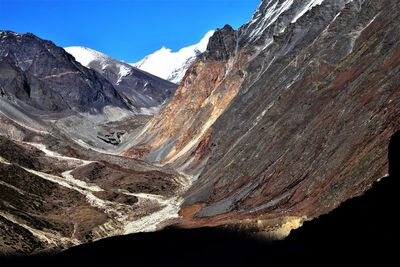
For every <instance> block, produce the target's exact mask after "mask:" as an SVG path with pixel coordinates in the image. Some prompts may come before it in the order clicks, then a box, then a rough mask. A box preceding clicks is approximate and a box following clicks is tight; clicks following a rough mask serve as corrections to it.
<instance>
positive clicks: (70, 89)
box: [0, 31, 129, 112]
mask: <svg viewBox="0 0 400 267" xmlns="http://www.w3.org/2000/svg"><path fill="white" fill-rule="evenodd" d="M0 61H1V63H0V64H1V68H2V70H3V71H2V72H1V73H0V81H1V82H0V83H1V87H2V92H3V93H4V94H7V95H8V96H9V97H13V98H16V99H19V100H22V101H24V102H28V103H29V104H31V105H32V106H34V107H35V108H37V109H39V110H43V111H56V112H60V111H65V110H77V111H90V112H95V111H100V110H101V109H102V108H103V107H104V106H107V105H113V106H117V107H121V108H125V109H128V108H129V107H128V105H127V104H126V100H125V99H124V98H123V97H122V96H121V95H120V94H119V93H118V92H117V91H116V90H115V88H114V87H113V85H112V84H111V83H110V82H108V81H107V80H106V79H105V78H103V77H101V75H99V74H98V73H97V72H95V71H93V70H89V69H87V68H85V67H83V66H82V65H80V64H79V63H78V62H76V61H75V60H74V58H73V57H72V56H71V55H69V54H68V53H66V52H65V51H64V49H62V48H60V47H57V46H56V45H55V44H54V43H52V42H50V41H45V40H42V39H40V38H38V37H36V36H35V35H33V34H16V33H14V32H10V31H0Z"/></svg>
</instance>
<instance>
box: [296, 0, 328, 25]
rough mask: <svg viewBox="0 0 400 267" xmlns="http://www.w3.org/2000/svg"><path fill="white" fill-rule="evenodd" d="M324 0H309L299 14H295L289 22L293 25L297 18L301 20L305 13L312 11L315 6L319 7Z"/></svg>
mask: <svg viewBox="0 0 400 267" xmlns="http://www.w3.org/2000/svg"><path fill="white" fill-rule="evenodd" d="M323 1H324V0H311V1H310V2H309V3H308V4H306V5H305V6H304V8H303V10H301V11H300V12H299V13H297V15H296V17H295V18H294V19H293V20H292V21H291V22H292V23H295V22H296V21H297V20H298V19H299V18H301V17H302V16H303V15H304V14H305V13H307V12H308V11H309V10H311V9H313V7H315V6H316V5H321V4H322V2H323Z"/></svg>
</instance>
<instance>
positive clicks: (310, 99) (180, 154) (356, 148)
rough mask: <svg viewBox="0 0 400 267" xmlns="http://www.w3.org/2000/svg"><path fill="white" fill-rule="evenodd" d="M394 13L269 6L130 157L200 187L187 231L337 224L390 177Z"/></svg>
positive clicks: (191, 198)
mask: <svg viewBox="0 0 400 267" xmlns="http://www.w3.org/2000/svg"><path fill="white" fill-rule="evenodd" d="M398 5H399V1H379V2H377V1H369V0H366V1H333V0H332V1H331V0H325V1H311V0H310V1H279V0H276V1H274V0H273V1H263V2H262V3H261V5H260V6H259V8H258V10H257V12H256V13H255V15H254V16H253V18H252V20H251V21H250V22H249V23H248V24H246V25H244V26H243V27H241V28H240V29H239V30H238V31H236V32H234V33H233V32H232V30H231V29H230V28H229V27H225V28H224V29H222V30H220V31H217V32H216V33H215V34H214V37H212V38H211V40H210V44H209V47H208V48H209V49H208V50H209V51H207V52H206V53H205V54H204V56H203V57H202V58H201V59H200V60H198V61H197V62H196V63H195V64H194V65H193V66H192V68H191V69H190V70H189V71H188V73H187V75H186V77H185V79H184V80H183V82H182V84H181V86H180V87H179V89H178V90H177V93H176V95H175V96H174V98H173V100H172V101H171V103H170V104H169V105H168V106H167V107H166V108H165V109H164V110H162V111H161V113H160V114H159V115H158V116H156V118H155V119H153V120H152V121H151V122H150V123H149V124H148V125H147V127H146V128H145V129H144V130H143V132H142V133H141V135H139V139H138V140H139V141H138V143H137V145H136V147H133V148H132V149H130V150H127V151H126V152H125V153H124V154H125V155H133V156H137V153H136V152H137V151H138V150H140V151H141V152H142V153H141V154H140V155H141V156H142V157H143V158H145V159H148V160H152V161H156V162H158V163H162V164H170V165H171V166H175V167H178V168H180V170H182V171H184V172H186V173H188V174H191V175H192V176H194V178H197V177H198V180H197V181H196V182H195V183H194V185H193V187H192V188H191V189H190V190H189V192H188V193H187V195H186V201H185V203H184V208H183V209H182V210H181V215H182V216H183V217H184V220H185V222H184V225H187V226H200V225H218V224H223V223H232V222H249V221H251V220H252V219H254V220H258V222H259V225H260V228H265V229H271V228H276V225H278V226H279V225H280V226H284V225H288V224H291V225H294V226H293V227H296V225H297V227H298V226H299V225H301V222H302V221H303V220H306V219H311V218H314V217H316V216H318V215H320V214H324V213H327V212H329V211H330V210H332V209H334V208H335V207H337V206H338V205H339V204H340V203H342V202H343V201H345V200H346V199H348V198H351V197H353V196H356V195H359V194H362V193H363V192H365V191H366V190H367V189H368V188H369V187H370V186H371V184H372V183H373V182H374V181H376V180H378V179H379V178H381V177H383V176H385V174H387V171H388V170H387V169H388V164H387V163H388V161H387V145H388V142H389V139H390V137H391V135H392V134H393V133H394V132H395V131H396V130H398V129H399V128H400V121H399V119H398V118H399V116H398V115H399V114H398V113H399V110H400V94H399V91H398V87H399V85H400V81H399V79H398V74H399V68H400V64H399V63H400V57H399V51H398V46H399V43H400V40H399V38H398V35H397V34H396V32H398V30H399V27H400V18H399V11H398V10H397V8H396V6H398ZM233 44H235V45H233ZM207 55H208V56H207ZM188 98H189V99H190V101H189V100H188ZM143 149H145V151H147V152H146V153H143Z"/></svg>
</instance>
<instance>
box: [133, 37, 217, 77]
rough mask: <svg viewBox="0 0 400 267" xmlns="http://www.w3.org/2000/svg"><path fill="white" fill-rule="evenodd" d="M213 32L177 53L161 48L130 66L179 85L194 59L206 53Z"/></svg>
mask: <svg viewBox="0 0 400 267" xmlns="http://www.w3.org/2000/svg"><path fill="white" fill-rule="evenodd" d="M214 32H215V31H209V32H208V33H207V34H206V35H205V36H204V37H203V39H201V41H200V42H199V43H197V44H195V45H191V46H188V47H184V48H182V49H180V50H179V51H177V52H173V51H172V50H171V49H169V48H165V47H162V48H161V49H160V50H158V51H156V52H154V53H153V54H150V55H148V56H146V57H145V58H144V59H142V60H141V61H139V62H137V63H132V64H131V65H132V66H134V67H137V68H139V69H141V70H144V71H146V72H149V73H151V74H153V75H156V76H158V77H161V78H163V79H165V80H169V81H171V82H174V83H180V81H181V80H182V79H183V76H184V75H185V73H186V70H187V69H188V68H189V67H190V65H191V64H192V63H193V62H194V60H195V59H196V57H197V56H198V55H199V54H200V53H203V52H205V51H206V49H207V45H208V41H209V39H210V37H211V36H212V35H213V34H214Z"/></svg>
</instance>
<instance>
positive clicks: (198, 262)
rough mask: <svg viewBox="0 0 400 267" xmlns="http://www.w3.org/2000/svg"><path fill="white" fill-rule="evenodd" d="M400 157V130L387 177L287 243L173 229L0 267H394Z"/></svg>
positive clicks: (393, 142) (10, 261)
mask: <svg viewBox="0 0 400 267" xmlns="http://www.w3.org/2000/svg"><path fill="white" fill-rule="evenodd" d="M399 152H400V132H398V133H396V134H395V135H394V136H393V138H392V140H391V142H390V147H389V162H390V176H389V177H386V178H384V179H382V180H381V181H380V182H378V183H376V184H375V185H374V187H373V188H372V189H371V190H369V191H368V192H367V193H366V194H365V195H363V196H361V197H358V198H355V199H351V200H349V201H347V202H346V203H344V204H343V205H342V206H341V207H339V208H338V209H336V210H334V211H333V212H331V213H330V214H328V215H323V216H321V217H320V218H318V219H315V220H313V221H311V222H306V223H305V224H304V226H303V227H301V228H300V229H298V230H295V231H294V232H292V234H291V235H290V236H289V237H288V238H287V239H286V240H285V241H269V242H268V241H265V240H261V239H260V238H256V237H251V236H246V235H244V234H240V233H238V232H232V231H226V230H222V229H217V228H202V229H195V230H193V229H191V230H186V229H167V230H164V231H160V232H156V233H146V234H135V235H129V236H122V237H114V238H109V239H105V240H101V241H98V242H95V243H91V244H87V245H82V246H78V247H74V248H71V249H69V250H67V251H65V252H63V253H61V254H58V255H42V256H36V257H30V258H12V257H9V258H2V259H1V265H0V266H15V264H17V263H26V264H28V263H29V266H32V264H33V265H35V266H36V265H40V266H43V265H46V264H47V263H48V264H49V265H51V264H54V265H53V266H59V265H69V266H288V265H293V264H295V265H298V266H303V265H305V264H307V265H312V266H344V265H346V266H347V265H348V264H352V265H354V266H360V265H364V264H368V265H370V264H377V266H378V265H379V266H388V265H390V264H389V263H391V262H396V251H397V249H396V246H395V245H394V244H396V243H397V241H398V236H399V229H398V225H397V221H396V220H395V217H394V214H395V212H396V210H398V206H397V204H396V203H397V201H396V200H397V198H396V195H397V192H398V190H399V173H400V170H399V169H400V168H399V166H400V164H399V163H400V161H399V158H400V157H399Z"/></svg>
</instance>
